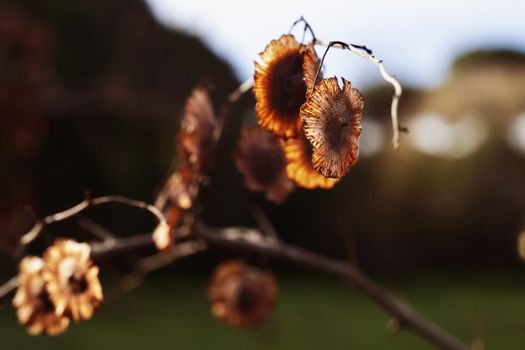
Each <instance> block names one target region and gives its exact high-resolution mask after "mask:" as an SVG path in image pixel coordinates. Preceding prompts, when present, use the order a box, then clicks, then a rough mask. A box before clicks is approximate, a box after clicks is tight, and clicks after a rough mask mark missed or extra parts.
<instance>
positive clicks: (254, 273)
mask: <svg viewBox="0 0 525 350" xmlns="http://www.w3.org/2000/svg"><path fill="white" fill-rule="evenodd" d="M277 289H278V288H277V282H276V281H275V278H274V276H273V274H272V273H271V272H266V271H261V270H259V269H256V268H254V267H250V266H247V265H246V264H245V263H244V262H242V261H237V260H235V261H228V262H225V263H222V264H221V265H219V266H218V267H217V269H216V270H215V272H214V274H213V277H212V279H211V283H210V286H209V288H208V298H209V299H210V302H211V312H212V314H213V315H214V316H215V317H216V318H218V319H219V320H221V321H223V322H226V323H228V324H230V325H233V326H237V327H256V326H258V325H260V324H261V323H262V322H264V320H265V319H266V318H267V316H268V315H269V313H270V312H271V311H272V310H273V308H274V307H275V303H276V299H277Z"/></svg>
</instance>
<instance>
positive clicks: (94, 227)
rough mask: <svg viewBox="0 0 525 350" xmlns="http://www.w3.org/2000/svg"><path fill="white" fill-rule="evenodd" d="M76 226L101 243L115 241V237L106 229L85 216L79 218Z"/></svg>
mask: <svg viewBox="0 0 525 350" xmlns="http://www.w3.org/2000/svg"><path fill="white" fill-rule="evenodd" d="M78 225H79V226H80V228H81V229H83V230H86V231H88V232H89V233H91V234H92V235H93V236H95V237H97V238H99V239H100V240H101V241H112V240H115V239H116V237H115V235H114V234H113V233H112V232H110V231H109V230H108V229H106V228H104V227H102V226H100V225H99V224H97V223H96V222H94V221H93V220H91V219H89V218H87V217H85V216H79V218H78Z"/></svg>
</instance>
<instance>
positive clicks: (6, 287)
mask: <svg viewBox="0 0 525 350" xmlns="http://www.w3.org/2000/svg"><path fill="white" fill-rule="evenodd" d="M16 287H18V277H17V276H15V277H13V278H11V279H10V280H9V281H7V282H5V283H4V284H2V285H1V286H0V300H2V299H4V298H5V297H7V296H8V295H9V294H11V292H13V291H14V290H15V289H16Z"/></svg>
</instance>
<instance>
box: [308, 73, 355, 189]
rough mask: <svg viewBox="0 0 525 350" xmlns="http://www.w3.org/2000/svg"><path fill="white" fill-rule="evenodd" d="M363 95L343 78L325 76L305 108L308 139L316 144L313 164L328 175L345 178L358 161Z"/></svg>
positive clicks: (313, 145)
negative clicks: (340, 81)
mask: <svg viewBox="0 0 525 350" xmlns="http://www.w3.org/2000/svg"><path fill="white" fill-rule="evenodd" d="M362 112H363V97H362V96H361V93H360V92H359V91H358V90H357V89H354V88H352V85H351V84H350V82H348V81H347V80H345V79H343V88H340V87H339V84H338V82H337V78H335V77H332V78H328V79H323V80H321V82H319V83H318V84H317V85H316V86H315V87H314V90H313V92H312V93H311V94H310V95H309V96H308V100H307V101H306V102H305V103H304V105H303V106H302V107H301V120H302V122H303V129H304V133H305V135H306V138H307V139H308V141H309V142H310V144H311V145H312V147H313V154H312V163H313V165H314V168H315V170H317V171H318V172H319V173H320V174H322V175H323V176H325V177H330V178H337V179H338V178H341V177H343V176H344V175H346V174H347V173H348V170H349V169H350V167H351V166H352V165H354V164H355V162H356V161H357V157H358V151H359V145H358V141H359V136H360V135H361V114H362Z"/></svg>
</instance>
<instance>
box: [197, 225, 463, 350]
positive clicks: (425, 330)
mask: <svg viewBox="0 0 525 350" xmlns="http://www.w3.org/2000/svg"><path fill="white" fill-rule="evenodd" d="M243 231H246V229H243V228H238V229H235V228H228V229H213V228H210V227H208V226H206V225H204V224H202V223H198V224H197V228H196V232H197V234H198V236H199V237H201V238H203V239H205V240H206V241H208V242H210V243H214V244H218V245H222V246H227V247H231V248H235V249H241V250H243V251H252V252H259V253H263V254H266V255H267V256H269V257H274V258H279V259H283V260H286V261H290V262H293V263H296V264H300V265H304V266H308V267H311V268H314V269H316V270H320V271H323V272H326V273H330V274H334V275H338V276H341V277H344V278H348V279H349V280H350V281H351V282H352V283H353V285H354V287H355V288H356V289H357V290H358V291H360V292H361V293H363V294H364V295H365V296H366V297H368V298H369V299H371V300H372V301H374V302H375V303H376V304H378V305H379V306H381V307H382V308H383V309H384V310H385V311H386V312H388V313H389V314H390V315H392V316H394V317H395V318H396V319H397V320H399V322H400V324H401V325H402V326H404V327H405V328H407V329H410V330H412V331H414V332H415V333H418V334H420V335H421V336H422V337H425V338H427V339H428V340H430V341H432V342H434V343H435V344H437V345H439V346H441V347H442V348H443V349H447V350H468V349H469V348H468V346H466V345H464V344H463V343H462V342H461V341H459V340H458V339H456V338H455V337H454V336H452V335H450V334H448V333H447V332H445V331H444V330H442V329H441V328H440V327H438V326H437V325H435V324H433V323H431V322H430V321H428V320H426V319H425V318H423V316H421V315H420V314H418V313H417V312H416V311H415V310H414V309H413V308H412V307H411V306H410V305H409V304H407V303H405V302H403V301H401V300H399V299H398V298H396V297H395V296H393V295H392V294H390V293H388V292H387V291H385V290H383V289H382V288H381V287H379V286H378V285H377V284H375V283H374V282H372V281H371V280H369V279H368V278H367V277H366V276H365V275H364V274H363V273H362V272H361V271H360V270H359V269H357V268H356V267H355V266H352V265H349V264H348V263H347V262H343V261H338V260H334V259H331V258H328V257H325V256H322V255H320V254H317V253H314V252H311V251H308V250H306V249H302V248H298V247H295V246H292V245H289V244H285V243H280V242H275V241H274V240H269V241H268V240H264V239H263V238H262V236H260V235H259V237H261V239H246V238H245V235H244V234H242V232H243ZM252 231H253V230H252ZM236 232H237V233H236ZM255 236H257V235H255Z"/></svg>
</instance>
